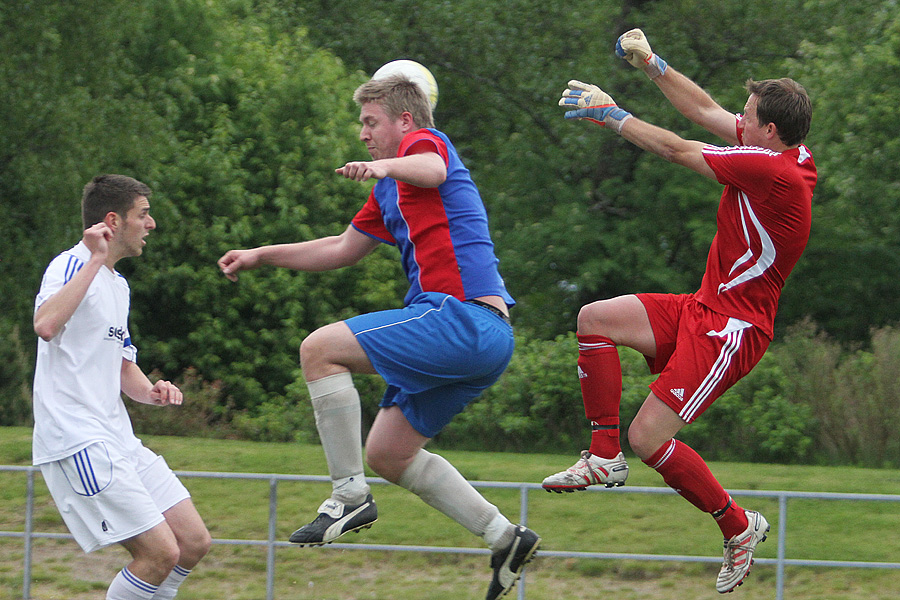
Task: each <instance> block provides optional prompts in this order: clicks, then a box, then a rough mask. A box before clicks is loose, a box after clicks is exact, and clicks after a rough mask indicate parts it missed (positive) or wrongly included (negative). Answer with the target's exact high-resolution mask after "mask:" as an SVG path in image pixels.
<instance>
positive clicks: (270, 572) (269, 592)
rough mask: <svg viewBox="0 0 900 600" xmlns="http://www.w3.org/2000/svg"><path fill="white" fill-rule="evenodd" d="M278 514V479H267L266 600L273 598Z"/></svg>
mask: <svg viewBox="0 0 900 600" xmlns="http://www.w3.org/2000/svg"><path fill="white" fill-rule="evenodd" d="M277 514H278V478H276V477H272V478H271V479H269V538H268V544H267V547H266V600H272V599H273V598H274V597H275V522H276V515H277Z"/></svg>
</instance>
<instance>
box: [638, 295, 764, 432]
mask: <svg viewBox="0 0 900 600" xmlns="http://www.w3.org/2000/svg"><path fill="white" fill-rule="evenodd" d="M637 297H638V299H639V300H640V301H641V302H642V303H643V304H644V308H645V309H647V316H648V317H650V327H651V328H652V329H653V336H654V337H655V339H656V357H654V358H650V357H645V358H646V359H647V364H648V365H649V366H650V372H651V373H653V374H657V373H658V374H659V377H658V378H657V379H656V381H654V382H653V383H651V384H650V389H651V390H652V391H653V393H654V394H656V396H657V397H658V398H659V399H660V400H662V401H663V402H665V403H666V404H667V405H669V406H670V407H671V408H672V410H674V411H675V412H676V413H678V416H679V417H681V419H682V420H683V421H685V422H686V423H691V422H692V421H693V420H694V419H696V418H697V417H699V416H700V415H701V414H702V413H703V411H705V410H706V409H707V408H709V406H710V405H711V404H712V403H713V401H715V399H716V398H718V397H719V396H721V395H722V393H723V392H725V390H727V389H728V388H730V387H731V386H732V385H734V384H735V383H736V382H737V381H738V380H739V379H740V378H741V377H743V376H744V375H746V374H747V373H749V372H750V370H751V369H753V367H754V366H756V363H758V362H759V361H760V359H761V358H762V356H763V354H765V352H766V348H768V347H769V342H770V341H771V340H770V339H769V338H768V337H767V336H766V335H765V334H764V333H763V332H762V331H761V330H760V329H759V328H758V327H755V326H754V325H752V324H750V323H747V322H746V321H741V320H740V319H735V318H731V317H727V316H725V315H722V314H720V313H717V312H715V311H713V310H710V309H709V308H707V307H706V306H704V305H702V304H700V303H699V302H697V300H696V299H695V298H694V295H693V294H637Z"/></svg>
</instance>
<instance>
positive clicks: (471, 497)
mask: <svg viewBox="0 0 900 600" xmlns="http://www.w3.org/2000/svg"><path fill="white" fill-rule="evenodd" d="M397 485H399V486H401V487H404V488H406V489H408V490H409V491H411V492H412V493H413V494H415V495H417V496H418V497H419V498H421V499H422V500H423V501H425V503H426V504H428V505H429V506H431V507H433V508H436V509H437V510H439V511H441V512H442V513H444V514H445V515H447V516H448V517H450V518H451V519H453V520H454V521H456V522H457V523H459V524H460V525H462V526H463V527H465V528H466V529H468V530H469V531H471V532H472V533H474V534H475V535H477V536H484V537H485V542H487V544H488V545H489V546H490V548H491V550H499V549H501V548H504V547H506V546H507V545H509V542H511V541H512V538H511V537H510V538H509V541H507V543H506V544H505V545H504V546H500V547H499V548H497V547H495V546H496V545H497V544H498V543H499V541H498V540H499V539H500V537H501V536H502V532H500V527H499V526H498V525H497V523H502V522H503V521H505V522H506V523H507V524H509V532H510V533H512V531H513V529H512V524H510V523H509V521H508V520H507V519H506V517H504V516H503V515H501V514H500V510H499V509H498V508H497V507H496V506H494V505H493V504H491V503H490V502H488V501H487V500H486V499H485V498H484V496H482V495H481V494H479V493H478V490H476V489H475V488H474V487H472V484H470V483H469V482H468V481H466V479H465V478H464V477H463V476H462V475H460V473H459V471H457V470H456V468H455V467H454V466H453V465H451V464H450V463H449V462H447V460H446V459H444V458H443V457H442V456H439V455H437V454H432V453H431V452H428V451H427V450H424V449H423V450H419V452H418V454H416V457H415V458H414V459H413V461H412V463H411V464H410V465H409V467H407V469H406V470H405V471H404V472H403V475H401V476H400V479H399V480H398V481H397ZM498 519H499V521H498ZM489 526H490V527H491V531H490V536H491V538H492V539H488V537H487V534H488V528H489Z"/></svg>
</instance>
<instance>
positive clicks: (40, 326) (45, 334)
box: [34, 319, 59, 342]
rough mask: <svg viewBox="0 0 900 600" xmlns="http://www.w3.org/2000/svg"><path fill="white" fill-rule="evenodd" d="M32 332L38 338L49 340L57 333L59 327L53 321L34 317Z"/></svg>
mask: <svg viewBox="0 0 900 600" xmlns="http://www.w3.org/2000/svg"><path fill="white" fill-rule="evenodd" d="M34 332H35V333H36V334H37V336H38V337H39V338H41V339H42V340H44V341H45V342H49V341H50V340H52V339H53V338H55V337H56V336H57V335H58V334H59V327H57V326H56V325H55V324H54V323H51V322H50V321H49V320H48V319H41V320H37V319H35V321H34Z"/></svg>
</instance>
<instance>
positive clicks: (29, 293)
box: [0, 0, 900, 465]
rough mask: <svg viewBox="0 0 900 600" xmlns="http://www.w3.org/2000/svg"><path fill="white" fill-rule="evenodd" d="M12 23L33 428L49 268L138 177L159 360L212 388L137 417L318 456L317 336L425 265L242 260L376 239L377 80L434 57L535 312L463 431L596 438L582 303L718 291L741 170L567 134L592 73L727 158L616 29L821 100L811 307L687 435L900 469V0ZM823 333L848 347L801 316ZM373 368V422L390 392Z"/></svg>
mask: <svg viewBox="0 0 900 600" xmlns="http://www.w3.org/2000/svg"><path fill="white" fill-rule="evenodd" d="M85 15H90V17H89V18H86V17H85ZM335 15H340V18H336V17H335ZM472 15H479V18H477V19H473V18H472ZM685 23H689V24H690V27H685ZM0 26H2V28H3V36H0V53H2V55H3V57H4V60H3V61H0V102H2V105H3V107H4V109H3V111H0V197H2V198H3V201H2V202H0V282H2V284H3V289H4V293H3V294H0V424H2V423H22V422H26V421H27V419H28V418H29V417H28V413H29V410H28V408H29V402H28V395H29V390H28V387H29V385H30V382H31V378H32V365H33V361H34V356H33V354H34V347H35V345H34V343H33V339H34V338H33V336H32V334H31V311H32V306H33V298H34V294H35V292H36V290H37V289H38V286H39V283H40V275H41V273H42V271H43V269H44V267H45V266H46V264H47V263H48V262H49V260H50V259H51V258H52V257H53V256H54V255H55V254H56V253H58V252H59V251H61V250H64V249H65V248H67V247H69V246H71V245H73V244H75V243H76V242H77V240H78V239H79V238H80V235H81V224H80V219H79V209H78V202H77V200H78V198H79V196H80V190H81V188H82V186H83V185H84V183H85V182H86V181H88V180H89V179H90V177H91V176H93V175H95V174H97V173H99V172H123V173H127V174H130V175H134V176H135V177H137V178H139V179H142V180H144V181H146V182H147V183H148V184H150V185H151V187H153V189H154V190H155V193H154V195H153V197H152V198H151V201H152V205H153V214H154V216H155V217H156V218H157V220H158V223H159V228H158V230H157V231H155V232H154V233H153V234H152V235H151V236H150V237H149V238H148V246H147V248H146V250H145V253H144V256H142V257H141V258H140V259H137V260H129V261H122V263H120V265H119V267H120V270H121V271H122V272H123V273H124V274H125V275H126V276H127V277H128V278H129V281H130V283H131V286H132V290H133V298H132V306H133V310H132V314H133V319H132V323H131V330H132V334H133V337H134V339H135V341H136V344H137V345H138V347H139V348H140V360H141V365H142V367H144V368H145V369H146V370H148V371H150V370H152V371H155V372H157V373H159V374H161V375H163V376H165V377H167V378H169V379H174V380H177V381H179V382H181V383H182V385H184V386H185V388H186V390H187V391H188V403H187V404H186V405H185V407H182V408H181V409H179V411H167V410H162V411H160V410H159V409H156V408H155V407H136V409H135V410H134V411H133V414H135V418H136V422H137V423H138V424H139V426H140V427H141V428H146V429H147V430H152V431H167V432H173V431H182V430H185V429H187V430H192V429H193V428H204V429H206V430H207V431H208V432H209V433H210V435H217V436H220V435H231V436H245V437H253V438H256V439H268V440H294V439H299V440H315V439H316V433H315V425H314V419H313V418H312V415H311V412H310V409H309V402H308V398H307V395H306V389H305V385H304V384H303V382H302V379H301V377H300V374H299V372H298V368H297V358H298V356H297V349H298V347H299V344H300V341H301V340H302V339H303V338H304V337H305V336H306V335H307V334H308V333H309V332H310V331H312V330H314V329H315V328H317V327H319V326H321V325H324V324H326V323H329V322H332V321H335V320H339V319H342V318H346V317H349V316H352V315H354V314H359V313H362V312H367V311H371V310H378V309H382V308H388V307H394V306H397V305H399V303H400V299H401V298H402V295H403V292H404V291H405V288H406V282H405V280H404V278H403V277H402V274H401V272H400V268H399V263H398V261H397V260H396V252H395V250H393V249H391V248H387V247H385V248H382V249H379V251H377V252H376V253H374V254H373V255H372V256H370V257H368V258H367V259H366V260H365V261H363V262H362V263H361V264H360V265H358V266H355V267H352V268H348V269H343V270H341V271H336V272H330V273H297V272H290V271H287V270H275V269H260V270H258V271H254V272H252V273H244V274H242V275H241V278H240V281H239V282H238V283H237V284H233V283H230V282H228V281H227V280H225V279H224V278H223V277H222V276H221V275H220V273H219V272H218V270H217V268H216V266H215V261H216V259H218V258H219V256H221V255H222V253H224V252H225V251H226V250H228V249H230V248H238V247H249V246H256V245H260V244H272V243H286V242H293V241H299V240H305V239H311V238H314V237H319V236H325V235H333V234H339V233H340V232H341V231H342V230H343V229H344V228H345V227H346V226H347V223H348V221H349V219H350V218H351V217H352V215H353V214H354V213H355V211H356V210H357V208H358V207H359V206H360V205H361V203H362V201H363V200H364V198H365V195H366V193H367V190H368V186H365V185H359V184H356V183H352V182H347V181H344V180H342V179H341V178H338V177H336V176H334V173H333V169H334V168H335V167H337V166H339V165H340V164H342V163H343V162H345V161H347V160H351V159H356V158H364V157H365V156H366V154H365V150H364V148H363V147H362V145H361V144H360V143H359V141H358V139H357V133H358V132H357V129H358V126H357V124H356V119H357V112H356V108H355V107H354V106H353V103H352V101H351V94H352V91H353V89H354V88H355V86H356V85H357V84H359V83H361V82H362V81H364V80H365V78H366V74H368V73H371V72H373V71H374V70H375V69H376V68H377V67H378V66H380V65H381V64H383V63H384V62H387V61H388V60H392V59H395V58H401V57H405V58H412V59H415V60H419V61H421V62H423V63H425V64H426V65H428V66H429V67H430V68H431V69H432V71H433V72H434V73H435V75H436V77H437V80H438V83H439V85H440V89H441V96H440V103H439V106H438V109H437V111H436V121H437V124H438V127H440V128H441V129H442V130H444V131H446V132H447V133H448V134H449V135H450V136H451V138H452V139H453V140H454V143H455V144H456V146H457V148H458V149H459V151H460V153H461V155H462V157H463V159H464V160H465V162H466V164H467V166H468V167H469V168H470V169H471V170H472V173H473V177H474V179H475V181H476V182H477V183H478V185H479V187H480V189H481V191H482V195H483V196H484V199H485V203H486V206H487V208H488V212H489V216H490V222H491V227H492V232H493V239H494V242H495V245H496V249H497V253H498V255H499V257H500V259H501V265H500V267H501V272H502V273H503V274H504V276H505V278H506V280H507V283H508V285H509V288H510V290H511V292H512V293H513V295H514V297H516V299H517V300H518V306H517V307H516V309H515V319H516V326H517V341H518V349H517V351H516V355H515V357H514V358H513V362H512V363H511V365H510V368H509V371H508V372H507V374H506V375H505V376H504V378H503V379H501V381H500V382H499V383H498V384H497V385H496V386H494V387H493V388H492V389H490V390H488V392H487V393H486V394H485V395H484V397H483V398H482V399H480V400H479V401H477V402H475V403H473V404H472V406H470V407H469V409H467V410H466V411H465V412H464V413H463V414H462V415H461V416H460V417H458V418H457V420H455V421H454V423H453V424H452V425H451V426H450V427H449V428H448V429H447V431H445V432H443V433H442V434H441V436H440V439H439V442H440V443H441V444H443V445H447V446H449V445H460V446H465V447H473V448H474V447H479V448H481V447H486V446H490V447H492V448H495V449H523V450H528V451H532V450H534V449H535V448H545V449H549V450H564V451H566V452H569V451H572V450H574V449H578V448H580V447H581V446H582V445H583V444H584V443H586V435H587V433H586V431H585V423H584V416H583V408H582V406H581V400H580V391H579V388H578V383H577V377H575V376H574V373H573V371H574V365H575V360H576V351H575V346H574V337H573V335H572V334H571V330H572V329H573V328H574V324H575V319H576V315H577V312H578V310H579V308H580V306H582V305H583V304H585V303H587V302H589V301H592V300H595V299H597V298H603V297H611V296H615V295H618V294H622V293H629V292H635V291H660V292H686V291H691V290H693V289H695V288H696V286H697V285H698V283H699V280H700V276H701V274H702V269H703V268H704V264H705V255H706V252H707V248H708V246H709V243H710V240H711V239H712V236H713V234H714V231H715V222H714V221H715V218H714V214H715V207H716V203H717V201H718V196H719V190H720V186H719V185H718V184H716V183H715V182H713V181H707V180H705V179H703V178H700V177H699V176H697V175H695V174H694V173H691V172H689V171H687V170H685V169H683V168H681V167H677V166H674V165H670V164H668V163H666V162H665V161H663V160H661V159H659V158H657V157H655V156H651V155H649V154H647V153H644V152H642V151H640V150H638V149H637V148H635V147H633V146H631V145H630V144H628V143H627V142H625V141H623V140H622V139H621V138H619V137H617V136H614V135H612V134H610V133H609V132H605V131H603V130H600V129H598V128H596V127H593V126H592V125H590V124H587V123H573V122H567V121H565V120H564V119H562V116H561V111H560V110H559V108H558V107H557V106H556V101H557V98H558V95H559V92H560V91H561V90H562V89H563V87H564V86H565V83H566V81H567V80H568V79H570V78H577V79H581V80H586V81H592V82H596V83H598V84H600V85H601V86H603V87H604V88H605V89H607V90H608V91H609V92H610V93H611V94H612V95H613V97H614V98H615V99H616V100H617V101H618V102H619V103H620V104H621V105H622V106H624V107H625V108H627V109H629V110H631V111H633V112H634V113H635V114H636V115H637V116H639V117H641V118H644V119H646V120H648V121H650V122H652V123H655V124H658V125H661V126H663V127H667V128H669V129H672V130H673V131H675V132H677V133H679V134H680V135H683V136H685V137H688V138H692V139H701V140H705V141H710V142H717V140H713V139H709V137H708V136H707V134H705V133H704V132H703V131H701V130H699V129H698V128H696V127H695V126H693V125H691V124H690V123H688V122H687V121H686V120H685V119H683V118H682V117H681V116H680V115H678V114H677V113H676V112H675V111H674V110H673V109H672V108H671V106H670V105H669V104H668V103H667V102H665V101H664V98H663V97H662V95H661V94H660V93H659V90H657V89H656V87H655V86H654V85H653V84H652V83H649V82H648V81H647V80H646V78H645V77H644V76H643V75H642V74H641V73H639V72H637V71H635V70H634V69H632V68H631V67H629V66H628V65H626V64H625V63H624V62H623V61H621V60H618V59H616V58H615V57H614V56H613V53H612V46H613V43H614V40H615V38H616V36H618V35H619V34H620V33H621V32H623V31H625V30H627V29H630V28H631V27H635V26H640V27H642V28H643V29H644V30H645V31H646V32H647V34H648V36H649V38H650V40H651V43H652V44H653V47H654V49H655V50H656V51H657V52H659V53H660V54H661V55H662V56H663V57H664V58H666V59H667V60H668V61H669V62H670V64H671V65H672V66H673V68H676V69H678V70H679V71H681V72H683V73H685V74H687V75H688V76H690V77H691V78H693V79H694V80H695V81H697V82H698V83H699V84H700V85H701V86H703V87H704V88H705V89H706V90H708V91H709V92H710V94H712V95H713V97H714V98H716V99H717V100H718V101H719V102H720V103H721V104H722V105H723V106H725V107H726V108H729V109H732V110H739V109H740V107H741V106H742V105H743V102H744V100H745V95H746V92H745V91H744V89H743V82H744V80H745V79H747V78H748V77H753V78H756V79H762V78H767V77H780V76H784V75H787V76H791V77H794V78H796V79H798V80H799V81H800V82H801V83H803V84H804V85H805V86H806V87H807V89H808V90H809V92H810V94H811V96H812V99H813V103H814V107H815V113H814V121H813V127H812V130H811V134H810V138H809V140H808V141H807V142H808V145H809V146H810V148H811V149H812V151H813V155H814V156H815V159H816V162H817V165H818V168H819V173H820V178H819V185H818V187H817V190H816V195H815V198H814V225H813V232H812V236H811V239H810V243H809V247H808V249H807V252H806V254H805V256H804V257H803V258H802V259H801V261H800V263H799V264H798V267H797V269H796V270H795V273H794V274H793V275H792V276H791V278H790V279H789V280H788V282H787V286H786V288H785V293H784V295H783V297H782V300H781V310H780V315H779V320H778V328H779V329H778V332H777V333H778V339H777V340H776V342H775V343H774V344H773V345H772V348H771V349H770V352H769V354H768V355H767V356H766V357H765V358H764V359H763V361H762V362H761V363H760V365H758V366H757V368H756V369H755V370H754V371H753V372H752V373H751V374H750V376H748V377H747V378H745V380H743V381H741V382H740V383H739V384H738V385H736V386H735V387H734V389H732V390H730V391H729V392H728V393H727V394H725V396H724V397H723V398H722V399H721V400H719V401H718V402H716V403H715V404H714V405H713V407H712V408H711V409H710V410H709V411H708V412H707V413H706V414H704V415H703V416H702V417H701V419H699V420H698V421H697V422H696V423H694V424H692V425H691V426H689V427H687V428H685V430H684V431H683V434H682V437H683V438H684V439H685V440H686V441H688V442H689V443H691V444H692V445H695V446H696V447H698V448H700V449H703V451H704V453H705V455H708V456H712V457H721V458H727V459H746V460H750V459H759V458H763V459H766V460H772V461H779V462H809V461H827V462H837V463H840V462H853V463H859V464H872V465H881V464H900V449H898V448H897V445H898V443H897V442H895V441H892V436H891V433H892V432H891V430H890V424H891V423H893V422H895V420H896V416H897V415H896V412H897V411H898V410H900V409H898V408H897V406H898V403H900V400H898V399H897V398H896V394H895V393H894V391H893V382H895V381H896V376H895V373H894V370H895V369H896V368H898V367H897V366H896V364H895V363H896V361H895V360H894V357H895V356H897V353H896V348H895V347H894V344H895V343H896V342H895V341H894V337H893V336H894V335H895V332H894V330H893V329H892V328H891V326H892V324H894V323H896V322H897V319H898V318H900V317H898V316H897V315H898V314H900V311H898V308H897V303H896V300H895V299H896V298H897V297H898V296H900V289H898V286H900V283H898V279H897V277H895V275H894V274H895V273H896V272H898V271H900V258H898V257H900V248H898V247H897V245H898V240H900V235H898V229H900V217H898V215H900V211H898V210H897V207H898V203H900V186H898V184H897V182H898V181H900V173H898V169H900V167H898V165H900V159H898V156H900V141H898V138H897V136H896V135H894V134H893V131H894V129H895V127H894V124H895V123H896V122H897V121H898V116H900V115H898V110H900V109H898V107H900V88H898V87H897V85H896V81H898V79H900V59H898V56H900V13H898V11H897V9H896V6H894V3H892V2H884V1H883V0H862V1H861V2H857V3H852V4H848V3H845V2H839V1H837V0H779V1H778V2H764V3H736V2H730V3H728V2H725V3H723V2H719V1H718V0H696V1H693V2H686V1H684V0H678V1H674V2H626V3H620V4H615V3H595V4H592V5H586V6H578V7H574V6H570V5H563V4H554V3H547V2H535V1H532V0H514V1H510V2H494V3H487V4H485V3H484V2H475V1H474V0H460V1H458V2H453V3H447V2H439V3H427V2H426V3H422V2H413V1H412V0H402V1H398V2H380V3H371V2H369V3H366V2H363V3H362V4H360V3H359V2H350V1H349V0H332V1H331V2H327V3H325V2H314V1H311V0H302V1H295V0H228V1H226V2H207V1H205V0H183V1H175V0H148V1H146V2H140V3H122V2H114V1H112V0H95V1H93V2H90V3H88V2H85V1H84V0H71V1H68V2H62V3H61V2H56V3H53V2H40V1H35V0H23V1H22V2H19V3H18V4H17V5H16V6H15V7H9V6H6V5H4V6H2V7H0ZM697 32H702V34H697ZM806 318H809V319H810V320H811V321H812V322H815V323H818V324H819V325H820V327H821V328H822V332H821V333H820V332H818V331H817V330H816V329H815V328H812V326H805V327H806V328H805V329H804V326H801V327H800V329H799V330H798V329H792V327H796V326H797V324H798V323H802V322H803V320H804V319H806ZM788 331H792V332H793V333H791V334H790V335H788V336H787V337H785V338H784V339H785V343H784V344H783V345H782V343H781V339H782V338H783V337H784V336H785V334H786V332H788ZM854 344H855V345H854ZM620 356H621V358H622V361H623V375H624V382H623V385H624V388H623V400H622V413H621V414H622V423H623V428H624V427H627V424H628V423H629V422H630V419H631V418H632V417H633V415H634V414H635V412H636V411H637V408H638V407H639V406H640V403H641V402H642V401H643V399H644V397H645V396H646V394H647V388H646V385H647V383H648V382H649V380H650V377H649V376H648V375H647V371H646V367H645V365H644V364H643V359H642V357H640V356H639V355H638V354H636V353H634V352H631V351H628V350H623V351H622V352H621V353H620ZM355 381H356V383H357V386H358V387H359V388H360V394H361V397H362V398H363V407H364V429H365V428H367V427H368V426H369V425H370V424H371V421H372V419H373V418H374V415H375V413H376V411H377V401H378V399H379V398H380V396H381V393H382V392H383V383H382V382H381V381H380V379H379V378H377V377H357V378H355ZM191 403H195V404H196V406H195V407H193V408H188V409H187V410H184V409H185V408H186V407H188V406H189V405H191ZM181 411H184V412H181ZM191 411H193V412H191ZM726 442H727V443H726Z"/></svg>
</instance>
